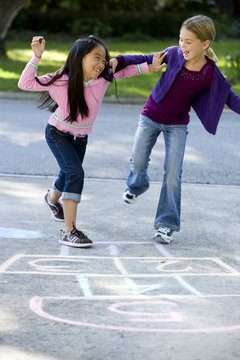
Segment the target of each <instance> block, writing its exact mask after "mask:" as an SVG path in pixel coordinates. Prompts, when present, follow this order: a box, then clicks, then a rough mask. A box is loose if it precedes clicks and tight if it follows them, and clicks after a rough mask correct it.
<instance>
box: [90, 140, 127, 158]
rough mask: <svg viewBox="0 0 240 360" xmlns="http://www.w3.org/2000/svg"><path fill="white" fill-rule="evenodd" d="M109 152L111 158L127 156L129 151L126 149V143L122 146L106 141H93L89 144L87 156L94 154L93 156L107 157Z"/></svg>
mask: <svg viewBox="0 0 240 360" xmlns="http://www.w3.org/2000/svg"><path fill="white" fill-rule="evenodd" d="M109 152H110V153H111V156H117V157H118V156H119V154H120V153H121V154H122V155H128V154H129V149H127V148H126V143H125V142H124V143H123V144H113V143H111V144H109V143H108V141H104V140H99V141H94V143H91V145H89V147H88V155H90V154H94V156H95V157H96V156H100V157H102V155H104V154H106V155H109Z"/></svg>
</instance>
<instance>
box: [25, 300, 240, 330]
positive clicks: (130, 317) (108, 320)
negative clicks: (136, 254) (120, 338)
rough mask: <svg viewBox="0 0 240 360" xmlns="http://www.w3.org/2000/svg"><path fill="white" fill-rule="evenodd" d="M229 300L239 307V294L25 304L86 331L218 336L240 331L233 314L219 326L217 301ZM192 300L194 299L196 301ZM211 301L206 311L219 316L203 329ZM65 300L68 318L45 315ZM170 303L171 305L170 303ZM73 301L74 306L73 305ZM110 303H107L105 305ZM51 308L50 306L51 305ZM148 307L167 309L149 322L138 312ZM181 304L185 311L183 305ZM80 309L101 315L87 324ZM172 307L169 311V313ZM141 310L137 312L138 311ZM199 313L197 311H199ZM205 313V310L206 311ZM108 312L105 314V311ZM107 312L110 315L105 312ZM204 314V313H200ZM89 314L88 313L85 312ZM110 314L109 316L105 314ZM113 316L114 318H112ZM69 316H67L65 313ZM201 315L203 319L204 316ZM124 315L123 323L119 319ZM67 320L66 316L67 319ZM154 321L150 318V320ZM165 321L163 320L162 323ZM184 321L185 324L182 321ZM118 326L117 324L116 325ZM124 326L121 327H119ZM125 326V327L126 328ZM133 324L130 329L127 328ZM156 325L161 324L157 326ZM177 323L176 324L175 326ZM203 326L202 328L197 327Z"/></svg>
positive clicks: (38, 301)
mask: <svg viewBox="0 0 240 360" xmlns="http://www.w3.org/2000/svg"><path fill="white" fill-rule="evenodd" d="M230 298H231V303H232V301H233V299H235V300H236V306H238V304H239V300H240V294H233V295H204V296H203V295H201V296H196V295H185V296H181V295H175V296H170V295H169V296H164V297H160V296H159V297H158V299H157V300H156V299H154V300H153V299H152V297H151V296H150V297H146V298H144V300H142V301H140V299H139V297H135V298H133V297H132V298H131V299H128V301H125V302H120V303H116V302H115V303H111V301H112V299H110V298H109V296H106V297H101V298H96V297H95V298H93V297H77V296H75V297H71V296H59V297H51V296H49V297H47V296H46V297H39V296H35V297H33V298H32V299H31V300H30V302H29V307H30V309H31V310H32V311H33V312H34V313H36V314H37V315H39V316H41V317H43V318H46V319H48V320H51V321H54V322H61V323H65V324H70V325H75V326H84V327H90V328H97V329H104V330H116V331H127V332H128V331H134V332H147V333H220V332H226V331H236V330H240V324H238V323H236V319H235V315H234V314H233V313H232V319H228V322H229V321H231V322H232V324H231V325H229V324H228V325H225V324H221V321H222V316H221V315H222V312H221V300H225V306H227V304H228V301H229V299H230ZM196 299H197V300H198V301H197V302H196ZM209 299H213V300H214V302H213V301H211V302H209V306H210V310H211V311H212V310H213V311H218V313H219V316H218V318H217V320H216V321H217V322H218V324H217V326H214V325H211V326H207V325H206V324H207V323H208V321H207V319H208V316H207V312H206V301H205V300H209ZM64 301H66V311H69V309H70V308H71V303H72V302H74V304H73V305H74V306H73V307H72V309H73V311H72V314H71V317H72V318H73V319H71V318H64V317H61V316H58V315H57V314H56V315H55V314H52V313H49V312H48V311H47V310H44V307H48V305H49V307H50V309H51V311H55V312H57V309H58V303H59V305H60V309H62V305H63V302H64ZM173 301H174V302H173ZM76 302H77V304H76ZM109 303H110V304H109ZM99 304H101V305H102V307H101V310H99ZM53 305H54V306H53ZM146 305H147V306H149V305H150V306H151V309H152V308H154V307H158V308H159V306H160V308H161V309H162V308H163V307H164V306H167V307H168V309H167V311H166V312H162V313H161V312H159V311H158V312H156V313H155V319H156V321H150V320H151V318H152V317H154V315H153V314H154V312H152V313H151V312H150V313H149V312H146V311H143V310H142V309H143V308H144V306H146ZM184 305H185V308H183V306H184ZM189 305H190V306H191V316H188V314H189ZM84 306H85V307H86V310H87V309H88V308H89V306H91V307H92V308H93V307H95V306H97V308H98V310H99V312H98V317H99V315H101V316H102V317H101V319H100V320H99V323H97V322H96V319H95V314H93V315H92V317H93V320H95V322H92V321H87V320H85V319H86V312H84ZM124 307H135V309H136V310H135V311H132V310H131V311H129V310H126V311H123V310H119V308H122V309H123V308H124ZM170 308H173V309H174V310H179V311H172V310H169V309H170ZM76 309H81V311H80V312H78V316H80V317H81V316H83V317H84V320H81V319H80V320H76V315H77V314H76ZM139 310H141V311H139ZM200 310H201V312H200ZM207 310H208V311H209V308H208V309H207ZM107 311H108V312H107ZM109 311H110V312H109ZM199 312H200V316H199V317H197V321H192V317H193V315H194V316H195V317H196V316H198V314H199ZM205 312H206V314H204V313H205ZM87 313H88V315H89V312H87ZM111 313H112V314H113V315H112V317H111V316H109V314H111ZM114 313H115V315H114ZM68 315H69V314H68ZM204 315H205V316H204ZM123 316H124V321H123V318H122V317H123ZM69 317H70V316H69ZM153 320H154V319H153ZM165 320H166V321H165ZM183 320H185V322H184V321H183ZM116 323H119V325H116ZM123 323H124V324H126V325H124V326H123V325H122V324H123ZM128 323H129V325H128ZM133 323H134V326H133V325H131V324H133ZM142 323H144V324H146V323H147V324H146V325H147V326H145V327H142V326H141V324H142ZM160 324H162V325H161V326H160ZM177 324H179V325H177ZM201 325H204V326H201Z"/></svg>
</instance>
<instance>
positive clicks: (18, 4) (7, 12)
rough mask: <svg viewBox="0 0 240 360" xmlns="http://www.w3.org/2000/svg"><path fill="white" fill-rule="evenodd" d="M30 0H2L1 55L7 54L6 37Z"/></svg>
mask: <svg viewBox="0 0 240 360" xmlns="http://www.w3.org/2000/svg"><path fill="white" fill-rule="evenodd" d="M28 1H29V0H11V1H9V0H0V56H6V49H5V38H6V34H7V32H8V29H9V27H10V25H11V23H12V21H13V19H14V18H15V16H16V15H17V14H18V12H19V11H20V10H21V8H22V7H23V6H24V5H25V4H26V3H27V2H28Z"/></svg>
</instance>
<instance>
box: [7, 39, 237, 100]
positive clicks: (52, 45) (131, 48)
mask: <svg viewBox="0 0 240 360" xmlns="http://www.w3.org/2000/svg"><path fill="white" fill-rule="evenodd" d="M29 42H30V41H29V40H28V41H26V42H7V53H8V57H9V58H8V59H1V60H0V91H21V90H20V89H19V88H18V87H17V82H18V79H19V77H20V74H21V72H22V71H23V69H24V67H25V65H26V63H27V62H28V61H29V60H30V58H31V56H32V50H31V49H30V45H29ZM237 44H239V43H238V42H237V41H227V42H224V43H222V42H216V43H214V51H215V52H216V54H217V56H218V58H219V60H220V61H219V67H220V70H221V71H223V72H224V68H225V66H226V56H225V51H226V52H227V53H228V54H233V55H229V56H230V57H229V60H228V68H230V66H232V67H233V68H234V70H233V71H235V74H237V73H238V78H237V75H236V78H234V80H235V79H238V80H237V83H236V82H235V81H233V82H234V84H235V85H234V86H233V90H234V91H235V92H236V93H237V94H238V95H239V96H240V79H239V73H240V68H239V66H240V60H239V52H238V55H237V51H235V50H236V47H237ZM106 45H107V46H108V48H109V50H110V56H111V57H114V56H116V55H118V54H149V53H153V52H156V51H160V50H162V49H165V48H166V47H168V46H171V45H177V41H176V42H175V43H174V42H173V41H147V42H135V43H131V42H112V41H106ZM71 46H72V42H63V41H58V42H53V41H47V44H46V50H45V51H44V54H43V59H42V60H41V63H40V66H39V70H38V75H43V74H46V73H51V72H54V71H56V70H57V69H58V68H60V67H61V66H62V65H63V63H64V61H65V59H66V57H67V54H68V52H69V50H70V48H71ZM233 59H234V61H233ZM225 75H226V74H225ZM160 76H161V73H149V74H143V75H141V76H135V77H132V78H129V79H124V80H121V81H118V94H119V97H120V98H121V97H133V98H134V97H135V98H136V97H137V98H144V99H146V98H147V97H148V95H149V94H150V93H151V90H152V88H153V86H154V85H155V83H156V82H157V80H158V79H159V77H160ZM226 76H227V75H226ZM228 80H230V78H228ZM230 81H231V80H230ZM114 94H115V91H114V85H113V84H112V85H110V86H109V88H108V90H107V94H106V95H108V96H109V95H112V96H114Z"/></svg>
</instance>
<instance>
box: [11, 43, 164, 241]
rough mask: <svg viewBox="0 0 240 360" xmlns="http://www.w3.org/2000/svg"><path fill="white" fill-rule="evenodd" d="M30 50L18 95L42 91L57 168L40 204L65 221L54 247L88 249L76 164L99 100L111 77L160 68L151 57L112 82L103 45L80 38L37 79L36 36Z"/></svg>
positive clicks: (81, 173) (80, 170) (38, 45)
mask: <svg viewBox="0 0 240 360" xmlns="http://www.w3.org/2000/svg"><path fill="white" fill-rule="evenodd" d="M31 47H32V50H33V52H34V56H33V57H32V59H31V60H30V62H29V63H28V64H27V65H26V67H25V69H24V71H23V73H22V75H21V77H20V80H19V83H18V86H19V87H20V88H21V89H22V90H27V91H41V92H42V93H41V95H40V100H39V107H40V108H47V109H48V110H50V111H51V112H52V115H51V116H50V119H49V121H48V124H47V127H46V141H47V144H48V146H49V148H50V150H51V151H52V153H53V155H54V156H55V158H56V160H57V162H58V165H59V167H60V172H59V175H58V177H57V179H56V180H55V182H54V185H53V187H52V189H51V190H50V191H48V192H47V194H46V195H45V200H46V203H47V204H48V206H49V208H50V210H51V213H52V215H53V217H54V218H55V220H57V221H65V230H64V231H63V232H62V235H61V239H60V240H59V243H60V244H63V245H68V246H73V247H90V246H92V241H91V240H90V239H89V238H88V237H87V235H85V234H84V233H83V232H81V231H80V230H78V229H77V228H76V216H77V205H78V203H79V202H80V200H81V194H82V189H83V184H84V171H83V168H82V162H83V159H84V155H85V151H86V146H87V140H88V134H90V133H91V132H92V127H93V123H94V121H95V119H96V116H97V114H98V111H99V109H100V106H101V103H102V99H103V96H104V94H105V92H106V90H107V87H108V85H109V84H110V82H112V81H113V78H115V79H122V78H124V77H130V76H134V75H139V74H140V73H144V72H148V71H159V70H161V68H162V67H163V66H162V65H160V64H161V62H162V60H163V57H162V58H161V59H159V57H154V58H153V61H152V64H150V65H148V64H147V63H146V62H145V63H142V64H141V65H130V66H128V67H126V68H125V69H123V70H121V71H119V72H117V73H116V74H114V77H113V74H112V71H111V70H110V68H109V55H108V50H107V48H106V47H105V45H104V44H103V43H102V42H101V41H100V40H99V39H98V38H96V37H95V36H84V37H81V38H80V39H78V40H77V41H75V43H74V44H73V46H72V49H71V50H70V52H69V55H68V57H67V60H66V62H65V64H64V65H63V66H62V67H61V68H60V69H59V70H57V71H56V72H55V73H54V74H47V75H44V76H40V77H37V76H36V72H37V68H38V63H39V61H40V59H41V56H42V53H43V51H44V49H45V39H44V38H43V37H42V36H35V37H33V39H32V44H31ZM60 198H61V199H62V203H61V202H60V201H59V200H60ZM62 204H63V205H62Z"/></svg>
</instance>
